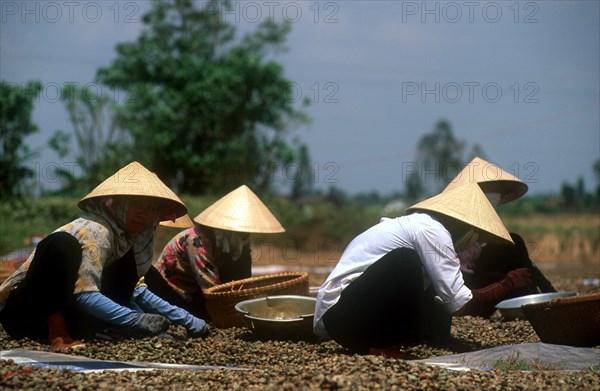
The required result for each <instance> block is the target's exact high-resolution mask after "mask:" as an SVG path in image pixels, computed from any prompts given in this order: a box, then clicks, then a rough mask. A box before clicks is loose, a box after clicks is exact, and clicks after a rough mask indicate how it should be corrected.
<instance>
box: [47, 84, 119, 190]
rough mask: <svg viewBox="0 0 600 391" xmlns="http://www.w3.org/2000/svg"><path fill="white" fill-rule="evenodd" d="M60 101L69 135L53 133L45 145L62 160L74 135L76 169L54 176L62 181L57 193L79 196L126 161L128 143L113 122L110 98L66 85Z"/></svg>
mask: <svg viewBox="0 0 600 391" xmlns="http://www.w3.org/2000/svg"><path fill="white" fill-rule="evenodd" d="M60 99H61V102H62V103H63V104H64V105H65V108H66V110H67V113H68V114H69V120H70V121H71V125H72V127H73V132H66V131H63V130H57V131H56V132H55V133H54V135H53V136H52V138H51V139H50V140H49V142H48V144H49V146H50V148H51V149H53V150H54V151H56V152H57V153H58V154H59V156H60V157H61V158H64V157H65V156H67V155H68V154H69V153H70V152H71V151H72V150H73V147H72V146H71V144H72V138H73V137H72V136H74V138H75V162H76V168H77V169H75V168H74V166H69V167H68V168H59V169H57V174H58V175H59V176H60V177H61V178H62V179H63V180H64V181H65V185H64V186H63V188H62V189H61V190H60V193H63V194H75V195H81V193H83V192H85V191H89V189H91V188H93V187H94V186H96V185H97V184H98V183H100V182H102V181H103V180H104V179H106V178H107V177H108V176H110V175H112V174H113V173H114V172H115V171H117V170H118V169H119V168H120V167H122V166H123V165H125V164H126V163H127V162H128V161H129V160H130V157H129V154H130V145H129V143H130V140H129V137H128V135H127V134H125V133H124V132H123V130H122V128H121V127H120V126H119V125H118V123H117V120H116V116H115V114H114V110H113V105H114V101H113V99H112V98H111V97H110V96H108V95H100V96H98V95H97V94H96V91H95V89H94V90H93V91H92V90H90V89H89V88H87V87H77V86H75V85H68V86H65V88H63V90H62V91H61V97H60Z"/></svg>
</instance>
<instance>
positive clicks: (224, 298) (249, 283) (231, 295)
mask: <svg viewBox="0 0 600 391" xmlns="http://www.w3.org/2000/svg"><path fill="white" fill-rule="evenodd" d="M274 295H299V296H308V273H306V272H286V273H277V274H269V275H265V276H259V277H251V278H246V279H243V280H239V281H232V282H228V283H226V284H221V285H217V286H213V287H210V288H208V289H206V290H205V291H204V299H205V301H206V310H207V311H208V315H209V317H210V320H211V322H212V323H213V324H214V326H216V327H218V328H229V327H244V318H243V317H242V315H241V314H240V313H239V312H237V311H236V310H235V305H236V304H237V303H239V302H241V301H244V300H249V299H258V298H262V297H267V296H274Z"/></svg>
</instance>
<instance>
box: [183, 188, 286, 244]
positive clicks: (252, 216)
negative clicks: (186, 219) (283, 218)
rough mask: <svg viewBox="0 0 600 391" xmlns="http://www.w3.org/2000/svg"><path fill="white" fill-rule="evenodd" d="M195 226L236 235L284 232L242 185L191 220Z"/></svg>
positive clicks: (253, 195)
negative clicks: (234, 232)
mask: <svg viewBox="0 0 600 391" xmlns="http://www.w3.org/2000/svg"><path fill="white" fill-rule="evenodd" d="M194 221H195V222H196V223H198V224H202V225H206V226H209V227H213V228H219V229H225V230H228V231H236V232H252V233H277V232H284V231H285V229H284V228H283V227H282V226H281V224H280V223H279V221H277V219H276V218H275V216H273V214H271V212H270V211H269V209H268V208H267V207H266V206H265V204H263V203H262V201H261V200H260V199H259V198H258V196H257V195H256V194H254V193H253V192H252V190H250V188H249V187H248V186H246V185H242V186H240V187H238V188H237V189H235V190H233V191H232V192H230V193H229V194H227V195H226V196H224V197H223V198H221V199H219V200H218V201H216V202H215V203H214V204H212V205H211V206H209V207H208V208H206V209H205V210H204V211H203V212H202V213H200V214H199V215H198V216H196V217H195V218H194Z"/></svg>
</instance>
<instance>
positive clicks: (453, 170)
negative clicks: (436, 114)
mask: <svg viewBox="0 0 600 391" xmlns="http://www.w3.org/2000/svg"><path fill="white" fill-rule="evenodd" d="M465 146H466V143H465V142H464V141H462V140H458V139H457V138H456V137H454V133H453V132H452V126H451V125H450V123H449V122H448V121H446V120H440V121H438V122H437V123H436V125H435V127H434V129H433V130H432V131H431V133H426V134H424V135H423V136H422V137H421V138H420V139H419V142H418V144H417V153H418V158H417V160H416V162H415V163H416V170H415V171H413V173H411V175H410V176H409V177H408V178H407V185H406V187H407V189H406V190H407V191H408V192H409V195H410V197H412V198H416V199H418V198H421V197H422V196H423V195H426V194H436V193H438V192H440V191H441V190H443V189H444V187H446V185H447V184H448V183H450V181H451V180H452V179H453V178H454V177H455V176H456V175H457V174H458V173H459V172H460V170H461V169H462V168H463V166H464V160H463V151H464V149H465ZM475 150H476V151H480V150H481V147H478V149H475ZM418 182H420V183H421V186H419V183H418Z"/></svg>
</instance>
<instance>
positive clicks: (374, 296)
mask: <svg viewBox="0 0 600 391" xmlns="http://www.w3.org/2000/svg"><path fill="white" fill-rule="evenodd" d="M434 296H435V291H434V289H433V287H432V286H431V287H429V289H427V290H424V289H423V272H422V267H421V261H420V259H419V256H418V254H417V253H416V252H415V251H413V250H409V249H404V248H399V249H396V250H393V251H391V252H390V253H388V254H386V255H385V256H383V257H382V258H381V259H379V260H378V261H377V262H375V263H373V264H372V265H371V266H369V267H368V268H367V270H365V272H364V273H363V274H362V275H361V276H359V277H358V278H356V279H355V280H354V281H353V282H351V283H350V285H348V286H347V287H346V288H345V289H344V290H343V291H342V294H341V296H340V299H339V301H338V302H337V303H336V304H335V305H334V306H333V307H331V308H330V309H329V310H327V312H326V313H325V315H324V316H323V322H324V325H325V329H326V330H327V332H328V333H329V335H330V336H331V337H332V338H333V339H334V340H335V341H336V342H338V343H339V344H340V345H342V346H344V347H346V348H348V349H350V350H352V351H354V352H356V353H367V352H368V351H369V348H371V347H373V348H385V347H389V346H392V345H396V344H402V343H415V342H420V341H424V340H432V341H441V340H444V339H445V338H448V337H449V336H450V326H451V321H452V318H451V315H450V314H448V313H447V312H446V311H445V310H444V309H443V307H442V306H441V305H439V304H438V303H436V302H435V301H434V299H433V298H434Z"/></svg>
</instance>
